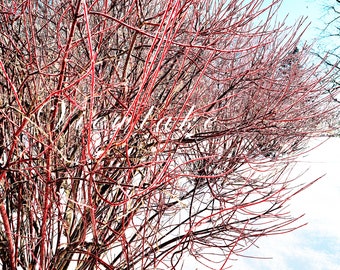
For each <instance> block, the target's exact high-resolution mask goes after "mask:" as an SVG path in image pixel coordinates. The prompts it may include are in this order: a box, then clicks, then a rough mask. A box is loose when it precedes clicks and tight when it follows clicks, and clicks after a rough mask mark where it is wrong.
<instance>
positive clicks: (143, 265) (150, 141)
mask: <svg viewBox="0 0 340 270" xmlns="http://www.w3.org/2000/svg"><path fill="white" fill-rule="evenodd" d="M276 2H277V1H276ZM0 3H1V5H0V21H1V24H0V109H1V118H0V119H1V120H0V121H1V123H0V144H1V145H0V155H1V160H0V162H1V164H0V166H1V172H0V176H1V180H0V181H1V182H0V185H1V190H0V199H1V202H0V214H1V223H0V249H1V251H0V254H1V256H0V259H1V264H2V267H3V269H17V268H18V269H19V268H22V269H180V268H181V267H182V265H183V262H184V263H185V261H186V259H190V258H193V259H195V260H197V261H200V262H201V263H203V264H205V265H207V266H208V267H212V269H217V268H221V269H223V268H225V267H227V266H229V265H230V261H229V258H230V256H231V255H232V254H241V253H242V251H243V250H245V249H246V248H247V247H249V246H250V245H252V244H253V243H254V242H255V241H256V240H257V239H258V238H259V237H261V236H266V235H271V234H277V233H284V232H288V231H290V230H292V229H294V227H295V226H296V225H291V223H292V222H293V221H295V218H294V217H291V216H290V215H289V211H288V210H287V209H285V205H286V202H287V200H289V198H290V197H291V196H293V195H294V194H296V193H297V192H299V191H300V189H298V188H293V185H291V184H290V181H291V180H289V177H288V174H287V173H286V165H287V164H288V163H289V162H290V161H291V160H293V158H294V155H296V154H298V153H300V151H301V147H302V146H303V144H304V142H305V140H306V138H308V137H310V136H313V135H317V134H318V132H319V130H318V127H320V123H321V122H322V121H324V120H325V119H327V118H329V117H331V113H330V110H331V107H330V106H329V104H328V100H329V96H328V95H325V89H324V86H325V85H328V78H325V77H322V78H321V77H319V76H318V74H319V72H318V66H309V65H308V51H307V48H306V47H304V46H303V44H302V45H301V44H299V34H298V33H300V32H301V31H300V32H299V29H301V24H298V25H297V28H296V29H285V26H284V25H283V24H275V20H274V19H275V17H274V15H275V12H276V3H273V4H272V5H271V6H269V7H267V8H265V7H263V8H262V7H261V3H262V1H259V0H258V1H238V0H230V1H222V0H221V1H213V0H211V1H209V0H206V1H204V0H202V1H197V0H119V1H115V0H111V1H110V0H107V1H106V0H100V1H77V0H76V1H58V0H57V1H55V0H52V1H44V0H43V1H35V0H32V1H17V2H13V1H0ZM212 254H213V255H212ZM210 260H211V261H214V262H215V263H219V264H218V265H216V264H212V263H211V262H210ZM76 266H77V268H76Z"/></svg>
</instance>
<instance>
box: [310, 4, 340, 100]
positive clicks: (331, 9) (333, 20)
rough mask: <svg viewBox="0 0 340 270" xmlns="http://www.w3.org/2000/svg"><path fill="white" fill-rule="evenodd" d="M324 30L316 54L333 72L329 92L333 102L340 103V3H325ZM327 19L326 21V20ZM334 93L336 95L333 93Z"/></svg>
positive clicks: (327, 68)
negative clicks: (339, 92)
mask: <svg viewBox="0 0 340 270" xmlns="http://www.w3.org/2000/svg"><path fill="white" fill-rule="evenodd" d="M323 7H324V14H323V15H324V16H323V22H324V28H323V29H322V30H321V40H320V41H319V44H320V45H319V47H318V48H317V50H315V54H316V55H317V56H318V57H319V58H321V59H322V60H323V61H324V64H325V67H326V70H328V72H329V71H331V72H332V79H331V80H330V82H329V83H330V86H329V87H328V92H329V93H330V94H331V95H332V96H333V100H334V101H335V102H337V103H340V100H339V97H337V96H336V94H337V91H338V89H339V87H340V78H339V70H340V66H339V61H340V58H339V55H340V46H339V37H340V33H339V22H340V2H339V1H331V2H324V6H323ZM324 18H326V19H324ZM333 92H334V93H333Z"/></svg>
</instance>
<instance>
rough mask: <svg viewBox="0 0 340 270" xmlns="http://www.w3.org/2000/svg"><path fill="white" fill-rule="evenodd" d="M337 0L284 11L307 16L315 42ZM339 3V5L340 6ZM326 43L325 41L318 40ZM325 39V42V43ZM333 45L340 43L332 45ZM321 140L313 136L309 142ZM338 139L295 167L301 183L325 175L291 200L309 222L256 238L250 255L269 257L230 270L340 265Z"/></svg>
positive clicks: (320, 269) (332, 269) (299, 2)
mask: <svg viewBox="0 0 340 270" xmlns="http://www.w3.org/2000/svg"><path fill="white" fill-rule="evenodd" d="M327 3H328V4H329V5H332V4H334V5H336V1H335V0H333V1H332V0H328V1H326V0H324V1H313V0H284V1H283V4H282V6H281V10H280V16H281V15H282V17H285V15H286V14H288V13H289V14H290V15H289V18H288V21H287V22H288V23H293V21H294V20H296V19H297V18H298V17H299V16H308V19H309V20H311V21H312V25H311V27H310V28H309V30H308V31H307V33H306V34H305V35H304V39H306V40H307V41H311V40H312V39H313V38H317V37H318V35H319V33H320V32H319V30H318V29H317V28H322V27H324V22H325V21H327V15H326V14H327V11H326V9H325V5H326V4H327ZM338 6H339V5H338ZM317 42H319V43H320V44H323V45H322V46H325V43H324V42H322V41H320V40H317ZM326 44H327V43H326ZM328 45H329V46H330V47H334V46H336V45H338V44H335V43H334V44H332V43H331V44H329V40H328ZM315 142H320V139H319V140H314V141H312V142H311V144H314V143H315ZM339 153H340V138H331V139H329V140H328V141H326V142H325V143H323V144H322V145H321V146H320V147H319V148H317V149H315V150H314V151H313V152H311V153H310V154H308V155H307V156H304V157H301V158H300V159H299V163H298V165H297V166H296V168H295V170H296V172H299V171H303V170H305V169H308V168H309V170H308V172H307V173H306V174H305V175H303V177H302V178H301V179H300V180H301V181H303V182H306V181H310V180H313V179H315V178H317V177H319V176H321V175H323V174H326V175H325V176H324V177H323V178H322V179H321V180H319V181H318V182H317V183H315V184H314V185H313V186H311V187H310V188H309V189H307V190H305V191H304V192H303V193H300V194H299V195H298V196H297V197H295V198H294V199H293V200H292V201H291V204H290V209H291V212H292V213H295V214H296V215H297V216H298V215H300V214H303V213H305V214H306V215H305V216H304V217H303V219H302V220H301V223H304V222H308V225H307V226H305V227H303V228H301V229H299V230H296V231H294V232H292V233H290V234H285V235H280V236H271V237H267V238H264V239H260V240H259V241H258V242H257V245H258V247H259V248H255V247H254V248H251V249H250V250H249V251H248V253H247V254H248V255H252V256H259V257H271V258H272V259H266V260H260V259H259V260H257V259H246V258H238V260H237V261H235V262H233V263H232V264H233V267H232V268H231V269H232V270H340V211H339V209H340V179H339V178H340V176H339V175H340V174H339V170H340V154H339Z"/></svg>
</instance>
